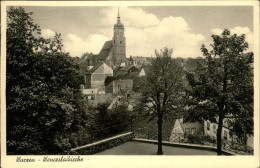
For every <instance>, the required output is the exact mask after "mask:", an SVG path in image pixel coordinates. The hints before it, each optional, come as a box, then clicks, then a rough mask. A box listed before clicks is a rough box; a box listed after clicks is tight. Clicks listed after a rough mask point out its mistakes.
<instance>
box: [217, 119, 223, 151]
mask: <svg viewBox="0 0 260 168" xmlns="http://www.w3.org/2000/svg"><path fill="white" fill-rule="evenodd" d="M222 126H223V115H219V121H218V130H217V154H218V155H222V142H221V133H222Z"/></svg>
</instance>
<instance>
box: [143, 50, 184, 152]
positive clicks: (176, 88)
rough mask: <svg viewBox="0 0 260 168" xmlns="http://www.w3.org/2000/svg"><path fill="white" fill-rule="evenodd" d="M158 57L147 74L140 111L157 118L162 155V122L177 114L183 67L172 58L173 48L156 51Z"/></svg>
mask: <svg viewBox="0 0 260 168" xmlns="http://www.w3.org/2000/svg"><path fill="white" fill-rule="evenodd" d="M155 55H156V59H154V60H152V62H151V66H150V68H149V71H148V72H147V74H146V76H145V80H144V83H143V84H142V85H143V86H146V87H143V88H142V90H141V93H142V96H141V101H140V104H139V105H138V108H139V111H142V112H143V113H144V115H145V116H148V117H150V120H152V119H154V118H157V125H158V150H157V155H162V154H163V151H162V124H163V118H167V117H170V116H171V117H172V116H173V115H176V114H177V107H178V106H179V103H180V101H181V97H182V94H183V92H182V88H183V86H182V77H183V69H182V67H181V66H180V64H179V63H178V62H177V61H176V60H175V59H172V58H171V55H172V49H168V48H164V49H162V50H160V52H157V51H155Z"/></svg>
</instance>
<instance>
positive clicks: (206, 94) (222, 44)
mask: <svg viewBox="0 0 260 168" xmlns="http://www.w3.org/2000/svg"><path fill="white" fill-rule="evenodd" d="M212 38H213V44H211V47H212V50H211V51H208V50H207V49H206V47H205V45H202V48H201V51H202V53H203V55H204V58H205V59H204V63H202V64H198V66H197V68H196V70H195V72H194V73H190V72H187V79H188V81H189V84H190V89H189V90H188V92H187V93H188V94H187V106H188V110H187V113H186V115H185V119H186V121H187V122H188V121H202V120H209V121H212V122H218V129H217V154H218V155H221V153H222V152H221V147H222V142H221V133H222V127H223V121H224V120H225V121H227V122H228V123H229V126H230V128H231V130H232V128H233V131H234V132H235V133H236V135H237V136H240V137H241V136H242V135H244V134H253V125H254V124H253V92H254V89H253V74H252V66H251V65H252V63H253V53H248V54H244V52H245V51H246V49H247V48H248V43H247V42H246V41H245V35H241V36H238V35H236V34H234V35H231V34H230V31H229V30H227V29H225V30H224V31H223V33H222V35H212ZM238 128H239V129H238Z"/></svg>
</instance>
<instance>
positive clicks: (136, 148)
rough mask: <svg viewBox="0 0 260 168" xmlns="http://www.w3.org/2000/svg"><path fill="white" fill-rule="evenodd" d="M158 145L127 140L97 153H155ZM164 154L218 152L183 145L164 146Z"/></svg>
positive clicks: (207, 153)
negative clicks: (183, 146)
mask: <svg viewBox="0 0 260 168" xmlns="http://www.w3.org/2000/svg"><path fill="white" fill-rule="evenodd" d="M156 152H157V145H155V144H150V143H142V142H126V143H124V144H122V145H119V146H117V147H114V148H112V149H108V150H105V151H102V152H100V153H97V154H96V155H155V154H156ZM163 154H164V155H217V153H216V152H213V151H208V150H199V149H189V148H182V147H171V146H163Z"/></svg>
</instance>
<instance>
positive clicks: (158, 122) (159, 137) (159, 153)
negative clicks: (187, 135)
mask: <svg viewBox="0 0 260 168" xmlns="http://www.w3.org/2000/svg"><path fill="white" fill-rule="evenodd" d="M157 124H158V149H157V155H163V150H162V115H160V114H159V115H158V121H157Z"/></svg>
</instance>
